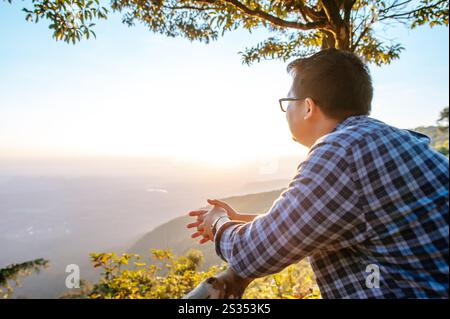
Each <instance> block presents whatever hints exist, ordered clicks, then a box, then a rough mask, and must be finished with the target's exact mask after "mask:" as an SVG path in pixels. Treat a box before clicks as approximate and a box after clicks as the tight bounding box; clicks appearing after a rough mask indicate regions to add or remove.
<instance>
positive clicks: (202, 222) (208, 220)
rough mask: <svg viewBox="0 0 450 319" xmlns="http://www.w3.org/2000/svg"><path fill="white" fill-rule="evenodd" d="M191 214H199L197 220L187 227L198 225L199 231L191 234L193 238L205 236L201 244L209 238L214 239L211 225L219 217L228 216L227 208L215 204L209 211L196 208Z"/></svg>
mask: <svg viewBox="0 0 450 319" xmlns="http://www.w3.org/2000/svg"><path fill="white" fill-rule="evenodd" d="M189 216H197V221H195V222H193V223H190V224H188V225H187V228H194V227H197V232H195V233H194V234H192V235H191V237H192V238H196V237H199V236H203V238H202V239H201V240H200V242H199V243H200V244H204V243H206V242H207V241H209V240H213V239H214V235H213V233H212V231H211V225H212V223H213V222H214V221H216V220H217V218H219V217H221V216H228V214H227V212H226V210H225V209H223V208H221V207H218V206H213V207H212V208H211V209H210V210H209V211H207V210H204V209H202V210H196V211H191V212H189Z"/></svg>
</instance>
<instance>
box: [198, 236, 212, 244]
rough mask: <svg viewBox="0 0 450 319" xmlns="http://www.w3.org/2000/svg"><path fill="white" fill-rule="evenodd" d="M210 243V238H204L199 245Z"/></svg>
mask: <svg viewBox="0 0 450 319" xmlns="http://www.w3.org/2000/svg"><path fill="white" fill-rule="evenodd" d="M208 241H210V239H209V237H203V238H202V239H200V241H199V244H204V243H206V242H208Z"/></svg>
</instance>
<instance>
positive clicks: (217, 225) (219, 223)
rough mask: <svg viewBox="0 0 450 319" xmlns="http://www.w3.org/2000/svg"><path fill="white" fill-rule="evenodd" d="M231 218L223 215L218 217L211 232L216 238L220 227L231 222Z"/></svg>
mask: <svg viewBox="0 0 450 319" xmlns="http://www.w3.org/2000/svg"><path fill="white" fill-rule="evenodd" d="M230 220H231V219H230V217H228V215H222V216H219V217H217V218H216V219H215V220H214V222H213V223H212V225H211V232H212V234H213V235H214V236H215V235H216V232H217V230H218V229H219V228H220V226H222V225H223V224H224V223H226V222H228V221H230Z"/></svg>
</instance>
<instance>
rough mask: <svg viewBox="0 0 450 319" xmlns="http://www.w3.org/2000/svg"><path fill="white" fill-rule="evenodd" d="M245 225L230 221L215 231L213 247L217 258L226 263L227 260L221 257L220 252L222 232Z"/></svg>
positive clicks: (240, 222)
mask: <svg viewBox="0 0 450 319" xmlns="http://www.w3.org/2000/svg"><path fill="white" fill-rule="evenodd" d="M243 224H245V223H244V222H242V221H236V220H230V221H228V222H225V223H223V224H222V225H221V226H220V228H219V229H217V231H216V234H215V236H214V245H215V248H216V254H217V256H219V257H220V258H221V259H222V260H223V261H225V262H228V260H226V259H225V257H224V256H223V255H222V251H221V250H220V241H221V240H222V235H223V233H224V231H225V230H226V229H227V228H230V227H233V228H235V227H236V226H237V225H243Z"/></svg>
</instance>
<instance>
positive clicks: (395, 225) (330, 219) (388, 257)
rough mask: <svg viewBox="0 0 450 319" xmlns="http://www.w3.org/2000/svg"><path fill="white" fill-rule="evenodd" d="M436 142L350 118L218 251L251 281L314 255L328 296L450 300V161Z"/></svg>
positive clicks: (227, 229)
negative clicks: (268, 205)
mask: <svg viewBox="0 0 450 319" xmlns="http://www.w3.org/2000/svg"><path fill="white" fill-rule="evenodd" d="M429 142H430V139H429V138H428V137H427V136H425V135H422V134H419V133H415V132H412V131H409V130H402V129H398V128H395V127H392V126H389V125H387V124H385V123H383V122H381V121H378V120H376V119H373V118H370V117H368V116H352V117H348V118H346V119H345V120H344V121H342V122H341V123H339V125H338V126H337V127H336V128H335V129H334V130H333V131H332V132H331V133H329V134H327V135H325V136H323V137H322V138H320V139H319V140H318V141H317V142H316V143H315V144H314V145H313V146H312V147H311V149H310V151H309V153H308V156H307V158H306V160H305V161H303V162H302V163H300V165H299V166H298V168H297V173H296V175H295V177H294V178H293V179H292V181H291V182H290V183H289V186H288V188H287V189H286V190H284V191H283V192H282V193H281V195H280V197H279V198H278V199H277V200H276V201H275V202H274V203H273V205H272V207H271V208H270V209H269V210H268V211H267V213H265V214H263V215H260V216H258V217H257V218H256V219H254V220H253V221H252V222H250V223H243V222H238V221H229V222H227V223H225V224H223V225H222V226H221V227H220V228H219V229H218V231H217V233H216V235H215V238H214V241H215V247H216V252H217V254H218V255H219V256H220V257H221V258H222V259H223V260H225V261H227V262H228V263H229V266H230V267H231V268H232V269H233V270H234V271H235V272H236V273H237V274H238V275H240V276H242V277H246V278H258V277H263V276H266V275H269V274H273V273H277V272H280V271H281V270H282V269H284V268H285V267H287V266H288V265H290V264H293V263H297V262H299V261H300V260H302V259H303V258H305V257H309V260H310V263H311V266H312V268H313V270H314V273H315V276H316V280H317V284H318V286H319V288H320V292H321V294H322V297H323V298H448V282H449V268H448V256H449V255H448V250H449V226H448V209H449V207H448V206H449V199H448V187H449V161H448V159H447V158H446V157H445V156H443V155H441V154H439V153H438V152H436V151H434V150H432V149H430V147H429Z"/></svg>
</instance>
